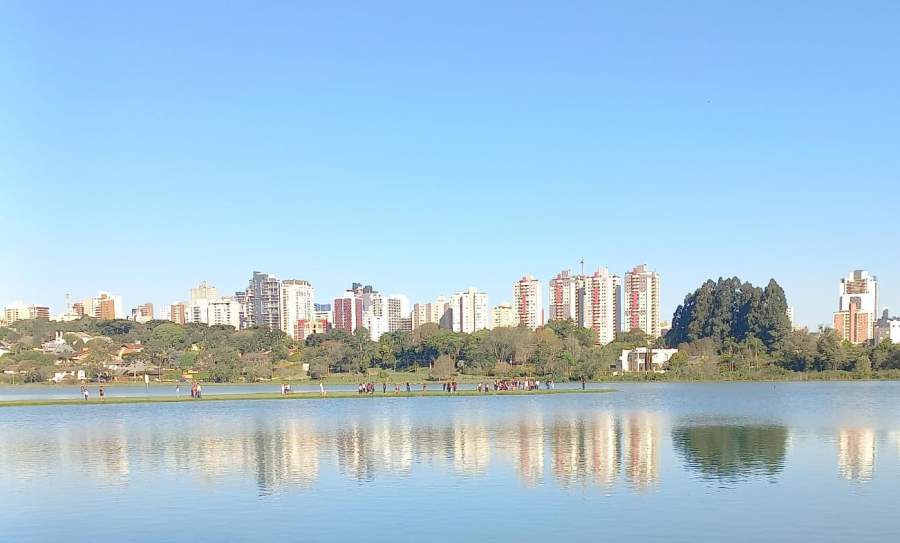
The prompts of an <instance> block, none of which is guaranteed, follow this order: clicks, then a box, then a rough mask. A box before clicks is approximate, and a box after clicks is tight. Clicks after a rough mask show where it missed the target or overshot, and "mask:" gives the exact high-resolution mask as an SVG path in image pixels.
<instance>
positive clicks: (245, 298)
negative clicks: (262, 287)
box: [234, 289, 255, 330]
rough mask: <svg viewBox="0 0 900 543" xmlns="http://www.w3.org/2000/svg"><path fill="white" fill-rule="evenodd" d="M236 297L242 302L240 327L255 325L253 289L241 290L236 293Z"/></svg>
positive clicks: (242, 328)
mask: <svg viewBox="0 0 900 543" xmlns="http://www.w3.org/2000/svg"><path fill="white" fill-rule="evenodd" d="M234 299H235V301H237V303H239V304H241V312H240V321H241V326H240V329H241V330H244V329H247V328H251V327H253V326H254V324H255V323H254V322H253V290H252V289H247V290H239V291H237V292H235V293H234Z"/></svg>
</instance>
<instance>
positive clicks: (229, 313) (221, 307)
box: [207, 297, 241, 330]
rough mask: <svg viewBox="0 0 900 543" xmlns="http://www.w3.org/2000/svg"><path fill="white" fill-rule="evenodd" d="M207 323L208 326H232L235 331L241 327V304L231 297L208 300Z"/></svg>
mask: <svg viewBox="0 0 900 543" xmlns="http://www.w3.org/2000/svg"><path fill="white" fill-rule="evenodd" d="M207 309H208V319H207V320H208V321H209V325H210V326H217V325H226V326H233V327H234V328H235V330H239V329H240V327H241V303H240V302H239V301H237V300H235V299H234V298H232V297H225V298H219V299H216V300H210V301H209V304H208V306H207Z"/></svg>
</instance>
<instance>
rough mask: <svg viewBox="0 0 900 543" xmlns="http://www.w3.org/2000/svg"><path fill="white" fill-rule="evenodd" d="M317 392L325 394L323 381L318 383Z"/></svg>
mask: <svg viewBox="0 0 900 543" xmlns="http://www.w3.org/2000/svg"><path fill="white" fill-rule="evenodd" d="M319 393H320V394H322V396H325V383H319Z"/></svg>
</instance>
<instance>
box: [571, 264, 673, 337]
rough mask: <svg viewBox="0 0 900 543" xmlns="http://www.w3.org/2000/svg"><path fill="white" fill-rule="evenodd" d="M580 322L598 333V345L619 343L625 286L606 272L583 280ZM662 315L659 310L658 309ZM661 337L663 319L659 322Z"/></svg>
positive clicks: (601, 270)
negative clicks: (617, 340)
mask: <svg viewBox="0 0 900 543" xmlns="http://www.w3.org/2000/svg"><path fill="white" fill-rule="evenodd" d="M576 299H577V301H578V302H577V304H576V305H577V310H576V319H575V320H576V322H577V323H578V325H579V326H583V327H584V328H590V329H591V330H593V331H594V340H595V341H596V343H597V344H598V345H606V344H607V343H611V342H612V341H614V340H615V339H616V333H617V332H618V331H619V330H620V329H621V322H620V319H621V317H620V315H621V314H622V282H621V280H620V279H619V277H618V276H617V275H612V274H611V273H609V270H608V269H606V268H600V269H598V270H597V271H596V272H594V273H593V275H587V276H583V277H579V279H578V288H577V296H576ZM657 311H658V308H657ZM656 323H657V329H656V333H657V334H658V333H659V328H658V327H659V319H658V318H657V320H656Z"/></svg>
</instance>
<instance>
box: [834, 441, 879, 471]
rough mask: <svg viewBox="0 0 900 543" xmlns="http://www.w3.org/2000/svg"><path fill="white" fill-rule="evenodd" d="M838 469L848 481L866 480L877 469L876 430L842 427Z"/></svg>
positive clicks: (838, 442)
mask: <svg viewBox="0 0 900 543" xmlns="http://www.w3.org/2000/svg"><path fill="white" fill-rule="evenodd" d="M837 444H838V453H837V455H838V470H840V473H841V476H843V477H844V479H847V480H848V481H860V482H865V481H868V480H870V479H872V473H873V472H874V471H875V432H874V430H872V429H871V428H841V429H840V431H839V432H838V440H837Z"/></svg>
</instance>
